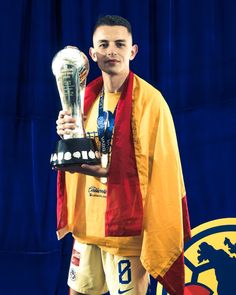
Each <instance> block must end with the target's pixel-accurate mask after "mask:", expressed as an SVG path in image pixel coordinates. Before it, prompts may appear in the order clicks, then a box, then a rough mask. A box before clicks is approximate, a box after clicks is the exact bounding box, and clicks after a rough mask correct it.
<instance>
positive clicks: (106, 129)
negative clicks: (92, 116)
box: [97, 89, 116, 154]
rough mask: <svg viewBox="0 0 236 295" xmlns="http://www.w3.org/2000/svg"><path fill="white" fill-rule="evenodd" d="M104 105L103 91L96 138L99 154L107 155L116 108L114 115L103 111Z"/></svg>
mask: <svg viewBox="0 0 236 295" xmlns="http://www.w3.org/2000/svg"><path fill="white" fill-rule="evenodd" d="M103 105H104V89H102V93H101V96H100V99H99V108H98V119H97V129H98V137H99V140H100V142H101V153H102V154H108V153H109V151H110V146H111V139H112V133H113V129H114V124H115V115H116V108H115V111H114V113H112V112H110V111H104V110H103Z"/></svg>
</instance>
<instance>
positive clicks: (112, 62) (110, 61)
mask: <svg viewBox="0 0 236 295" xmlns="http://www.w3.org/2000/svg"><path fill="white" fill-rule="evenodd" d="M118 62H119V61H118V60H117V59H108V60H106V63H110V64H114V63H118Z"/></svg>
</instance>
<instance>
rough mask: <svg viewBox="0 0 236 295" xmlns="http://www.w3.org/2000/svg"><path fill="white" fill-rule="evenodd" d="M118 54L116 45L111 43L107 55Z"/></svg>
mask: <svg viewBox="0 0 236 295" xmlns="http://www.w3.org/2000/svg"><path fill="white" fill-rule="evenodd" d="M116 54H117V51H116V46H115V45H112V44H110V45H109V47H108V48H107V55H108V56H113V55H116Z"/></svg>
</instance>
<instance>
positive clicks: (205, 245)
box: [157, 218, 236, 295]
mask: <svg viewBox="0 0 236 295" xmlns="http://www.w3.org/2000/svg"><path fill="white" fill-rule="evenodd" d="M184 256H185V289H184V295H211V294H214V295H233V294H236V218H223V219H217V220H213V221H210V222H207V223H204V224H201V225H199V226H197V227H196V228H194V229H193V230H192V238H191V240H189V241H188V242H187V243H186V245H185V255H184ZM166 294H168V293H167V292H166V291H165V290H164V289H163V288H162V286H161V285H160V284H158V285H157V295H166Z"/></svg>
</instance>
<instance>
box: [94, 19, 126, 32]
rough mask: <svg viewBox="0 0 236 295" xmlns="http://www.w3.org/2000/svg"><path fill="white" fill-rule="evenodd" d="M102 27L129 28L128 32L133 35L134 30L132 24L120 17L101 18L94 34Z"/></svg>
mask: <svg viewBox="0 0 236 295" xmlns="http://www.w3.org/2000/svg"><path fill="white" fill-rule="evenodd" d="M100 26H122V27H125V28H127V30H128V32H129V33H130V34H131V35H132V28H131V24H130V22H129V21H128V20H127V19H125V18H123V17H122V16H119V15H105V16H101V17H99V19H98V20H97V22H96V24H95V26H94V29H93V34H94V32H95V31H96V29H97V28H98V27H100Z"/></svg>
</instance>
